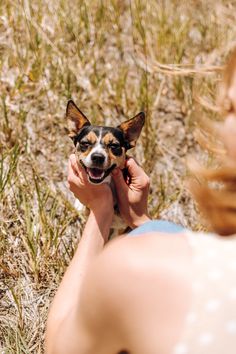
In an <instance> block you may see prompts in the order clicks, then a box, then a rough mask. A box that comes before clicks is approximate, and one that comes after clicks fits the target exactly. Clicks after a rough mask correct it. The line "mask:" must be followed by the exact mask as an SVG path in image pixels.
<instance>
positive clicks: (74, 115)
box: [66, 100, 91, 139]
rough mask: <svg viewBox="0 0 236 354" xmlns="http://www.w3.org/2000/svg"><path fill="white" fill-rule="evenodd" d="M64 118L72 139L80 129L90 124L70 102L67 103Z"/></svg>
mask: <svg viewBox="0 0 236 354" xmlns="http://www.w3.org/2000/svg"><path fill="white" fill-rule="evenodd" d="M66 118H67V120H68V128H69V136H70V137H71V138H72V139H73V138H74V137H75V136H76V135H77V134H78V132H79V130H80V129H81V128H83V127H84V126H85V125H90V124H91V123H90V121H89V120H88V118H87V117H85V115H84V114H83V113H82V112H81V110H80V109H79V108H78V107H77V106H76V104H75V103H74V102H73V101H72V100H70V101H68V103H67V107H66Z"/></svg>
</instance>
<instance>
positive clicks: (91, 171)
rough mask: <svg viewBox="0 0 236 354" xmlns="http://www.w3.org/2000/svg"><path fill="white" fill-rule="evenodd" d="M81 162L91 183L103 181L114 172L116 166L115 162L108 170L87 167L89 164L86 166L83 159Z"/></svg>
mask: <svg viewBox="0 0 236 354" xmlns="http://www.w3.org/2000/svg"><path fill="white" fill-rule="evenodd" d="M80 163H81V165H82V166H83V167H84V169H85V171H86V173H87V176H88V179H89V181H90V182H91V183H96V184H98V183H101V182H102V181H103V180H104V179H105V178H106V177H107V176H108V175H109V174H110V173H111V172H112V170H114V168H115V167H116V165H115V164H113V165H112V166H111V167H110V168H108V169H107V170H103V169H101V168H95V167H93V168H91V167H87V166H85V164H84V163H83V162H82V161H81V160H80Z"/></svg>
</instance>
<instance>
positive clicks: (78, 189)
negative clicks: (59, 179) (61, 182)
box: [67, 154, 113, 212]
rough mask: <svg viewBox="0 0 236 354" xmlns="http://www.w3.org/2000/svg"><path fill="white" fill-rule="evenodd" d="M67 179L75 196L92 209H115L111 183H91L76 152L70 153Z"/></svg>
mask: <svg viewBox="0 0 236 354" xmlns="http://www.w3.org/2000/svg"><path fill="white" fill-rule="evenodd" d="M67 180H68V183H69V188H70V191H71V192H72V193H73V194H74V196H75V197H76V198H78V199H79V200H80V202H81V203H82V204H84V205H86V206H87V207H88V208H89V209H91V210H92V211H102V210H103V209H104V212H106V211H107V210H109V211H110V210H113V197H112V192H111V189H110V187H109V185H108V184H107V183H103V184H101V185H93V184H91V183H89V181H88V178H87V175H86V172H85V171H84V169H83V167H82V166H80V164H79V163H78V162H77V158H76V156H75V154H72V155H70V158H69V164H68V179H67Z"/></svg>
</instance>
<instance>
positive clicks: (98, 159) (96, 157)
mask: <svg viewBox="0 0 236 354" xmlns="http://www.w3.org/2000/svg"><path fill="white" fill-rule="evenodd" d="M91 160H92V162H94V163H96V164H98V165H102V164H103V162H104V161H105V156H104V155H103V154H100V153H98V152H94V153H93V154H92V155H91Z"/></svg>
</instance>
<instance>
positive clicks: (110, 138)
mask: <svg viewBox="0 0 236 354" xmlns="http://www.w3.org/2000/svg"><path fill="white" fill-rule="evenodd" d="M101 140H102V142H103V143H104V144H109V143H111V142H115V141H118V142H119V143H120V144H121V145H123V144H124V135H123V132H122V131H121V130H120V129H118V128H113V127H103V129H102V134H101Z"/></svg>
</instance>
